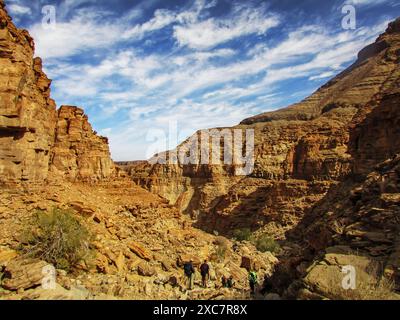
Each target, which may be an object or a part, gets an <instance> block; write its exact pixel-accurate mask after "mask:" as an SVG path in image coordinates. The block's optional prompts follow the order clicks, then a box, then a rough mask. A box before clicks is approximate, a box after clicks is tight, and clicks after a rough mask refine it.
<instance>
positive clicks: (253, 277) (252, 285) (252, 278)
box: [249, 271, 258, 294]
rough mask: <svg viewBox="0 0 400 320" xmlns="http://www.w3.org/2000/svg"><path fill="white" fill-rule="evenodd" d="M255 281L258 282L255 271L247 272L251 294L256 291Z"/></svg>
mask: <svg viewBox="0 0 400 320" xmlns="http://www.w3.org/2000/svg"><path fill="white" fill-rule="evenodd" d="M257 283H258V277H257V273H256V272H255V271H250V272H249V284H250V289H251V293H252V294H255V293H256V285H257Z"/></svg>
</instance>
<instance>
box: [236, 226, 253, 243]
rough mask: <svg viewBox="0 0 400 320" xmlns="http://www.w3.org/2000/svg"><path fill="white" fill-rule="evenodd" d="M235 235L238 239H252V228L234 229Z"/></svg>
mask: <svg viewBox="0 0 400 320" xmlns="http://www.w3.org/2000/svg"><path fill="white" fill-rule="evenodd" d="M233 237H234V238H235V239H236V240H238V241H249V240H250V239H251V230H250V229H249V228H243V229H236V230H234V231H233Z"/></svg>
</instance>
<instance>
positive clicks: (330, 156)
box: [125, 20, 400, 239]
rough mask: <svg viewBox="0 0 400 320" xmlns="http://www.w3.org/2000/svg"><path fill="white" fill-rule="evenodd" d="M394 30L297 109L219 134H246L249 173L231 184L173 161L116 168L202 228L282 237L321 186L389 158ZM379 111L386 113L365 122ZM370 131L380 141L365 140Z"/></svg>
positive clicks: (393, 125) (202, 168)
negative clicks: (249, 136)
mask: <svg viewBox="0 0 400 320" xmlns="http://www.w3.org/2000/svg"><path fill="white" fill-rule="evenodd" d="M399 24H400V21H399V20H397V21H395V22H393V23H392V24H390V26H389V27H388V29H387V31H386V32H385V33H384V34H382V35H381V36H380V37H379V38H378V39H377V40H376V42H375V43H373V44H371V45H369V46H368V47H366V48H365V49H363V50H362V51H361V52H360V53H359V56H358V59H357V61H356V62H355V63H354V64H353V65H352V66H350V67H349V68H348V69H347V70H345V71H344V72H342V73H341V74H339V75H338V76H337V77H335V78H334V79H332V80H331V81H329V82H328V83H327V84H326V85H324V86H323V87H321V88H320V89H319V90H317V91H316V92H315V93H314V94H313V95H311V96H310V97H309V98H307V99H305V100H304V101H302V102H300V103H298V104H295V105H293V106H290V107H288V108H286V109H283V110H279V111H275V112H268V113H265V114H262V115H258V116H255V117H253V118H249V119H246V120H244V121H242V123H241V124H240V125H238V126H236V127H234V128H225V129H228V130H234V129H253V130H255V167H254V171H253V172H252V173H251V175H249V176H246V177H237V176H234V174H233V172H234V170H232V167H231V166H215V165H183V164H182V163H180V164H177V165H161V164H157V165H150V164H143V163H140V164H136V165H127V166H125V168H126V170H127V171H128V172H129V174H130V175H131V176H132V177H133V179H134V181H136V182H137V183H139V184H140V185H142V186H143V187H145V188H147V189H149V190H151V191H152V192H156V193H158V194H160V195H161V196H163V197H165V198H167V199H168V200H170V201H171V202H172V203H176V204H177V206H179V207H180V209H181V210H182V211H184V212H186V213H189V214H191V215H192V216H194V217H196V218H197V219H198V223H199V225H202V226H203V227H205V228H207V229H210V230H213V229H214V230H218V231H220V232H223V233H228V234H229V233H230V232H231V231H232V230H233V229H235V228H243V227H250V228H251V229H252V230H254V231H256V230H260V231H262V230H263V231H265V232H268V233H272V234H273V235H274V236H276V237H278V238H282V239H283V238H285V232H286V231H287V230H290V229H292V228H293V227H294V226H296V225H297V223H298V222H299V221H301V219H302V217H303V216H304V214H305V213H306V212H307V211H308V210H309V209H311V208H312V207H313V206H314V205H315V204H316V203H318V201H320V200H321V199H323V198H324V196H325V195H326V193H327V192H328V190H329V189H330V188H331V187H333V186H335V185H336V184H338V183H339V182H340V181H342V180H343V179H345V178H347V177H349V176H353V175H359V176H362V175H365V174H367V173H368V172H369V171H371V170H372V168H373V166H374V164H377V163H378V162H380V161H382V160H384V159H386V158H388V157H390V156H391V155H393V154H394V153H395V152H396V150H398V146H397V142H396V141H393V137H394V136H396V135H398V126H397V122H396V121H398V120H397V119H396V117H395V114H394V113H396V112H397V111H396V109H395V106H396V101H397V100H396V99H397V98H396V97H395V94H396V92H397V90H398V80H399V64H398V61H399V40H400V33H399V31H398V26H399ZM381 108H382V109H384V108H385V109H386V112H383V111H380V112H379V113H380V116H377V118H374V117H373V113H375V112H377V111H375V112H374V110H378V109H379V110H381ZM370 113H372V114H371V115H370V116H368V115H369V114H370ZM383 115H384V116H383ZM383 123H384V124H383ZM221 130H222V129H221ZM377 131H380V138H379V139H375V138H372V136H373V135H376V134H377ZM394 140H396V139H394ZM181 147H183V146H181Z"/></svg>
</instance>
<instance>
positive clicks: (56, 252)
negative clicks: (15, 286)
mask: <svg viewBox="0 0 400 320" xmlns="http://www.w3.org/2000/svg"><path fill="white" fill-rule="evenodd" d="M23 240H24V243H26V244H27V245H26V246H24V248H23V249H22V250H23V252H24V253H25V254H26V255H28V256H31V257H34V258H39V259H42V260H45V261H47V262H49V263H51V264H53V265H54V266H55V267H56V268H58V269H64V270H66V271H70V270H71V268H73V267H74V266H76V265H77V264H78V263H79V262H81V261H85V260H88V259H89V258H90V257H91V251H90V248H89V247H90V242H91V235H90V233H89V231H88V230H87V228H86V227H85V226H84V225H83V224H82V223H81V221H80V220H79V218H78V217H76V216H75V215H74V214H73V212H72V211H70V210H63V209H53V210H52V211H51V212H49V213H47V212H43V211H38V212H36V213H35V214H34V215H33V217H32V218H31V221H30V223H29V226H27V227H26V229H25V230H24V232H23Z"/></svg>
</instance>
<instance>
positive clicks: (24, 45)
mask: <svg viewBox="0 0 400 320" xmlns="http://www.w3.org/2000/svg"><path fill="white" fill-rule="evenodd" d="M33 55H34V42H33V40H32V38H31V37H30V36H29V34H28V32H27V31H25V30H19V29H17V28H16V27H15V25H14V24H13V22H12V20H11V18H10V17H9V15H8V14H7V12H6V10H5V5H4V1H3V0H0V78H1V82H0V184H1V190H0V299H199V298H203V299H224V298H232V299H237V298H248V288H247V283H246V279H247V271H246V267H247V268H249V267H250V265H251V266H252V267H254V268H256V269H257V270H259V271H260V275H262V274H265V273H268V272H271V270H272V266H273V265H274V264H275V263H277V259H276V258H275V257H274V256H273V255H272V254H270V253H261V252H258V251H257V250H256V249H255V247H254V246H253V245H252V244H250V243H241V244H236V245H235V246H234V243H233V242H231V241H229V240H227V239H225V238H222V237H217V236H215V235H210V234H207V233H205V232H204V231H201V230H198V229H195V228H193V226H192V223H193V221H192V220H191V219H189V218H188V217H186V216H184V215H181V213H180V212H179V210H177V209H176V208H174V207H173V206H171V205H169V204H168V203H167V201H165V200H164V199H162V198H160V197H159V196H157V195H154V194H152V193H150V192H148V191H146V190H145V189H142V188H141V187H139V186H137V185H135V184H134V183H132V181H131V180H130V179H129V178H127V177H126V174H125V173H124V172H123V171H121V170H119V169H118V168H117V167H116V166H115V165H114V163H113V161H112V160H111V158H110V152H109V147H108V141H107V139H106V138H103V137H100V136H98V135H97V134H96V132H94V131H93V129H92V127H91V125H90V123H89V122H88V118H87V116H86V115H85V114H84V112H83V110H82V109H80V108H78V107H74V106H61V107H60V108H59V109H58V110H57V109H56V104H55V102H54V101H53V100H52V99H51V98H50V84H51V81H50V80H49V79H48V78H47V76H46V75H45V74H44V73H43V71H42V63H41V60H40V59H39V58H33ZM53 208H60V209H65V210H72V212H73V214H74V216H76V217H77V218H78V219H79V221H81V223H82V224H83V225H84V226H85V227H86V228H87V229H88V230H89V231H90V233H91V234H93V235H94V240H93V243H92V244H91V245H90V249H91V251H92V252H93V254H94V256H93V259H92V260H91V261H90V263H85V262H81V263H80V265H79V266H77V267H76V268H75V269H73V270H72V272H71V273H67V272H65V271H63V270H57V279H56V280H57V286H56V288H55V289H54V290H46V289H45V288H43V287H42V286H41V284H42V281H43V278H44V277H45V274H44V273H43V268H44V267H45V266H46V265H47V262H46V261H41V260H40V259H39V260H34V259H31V258H30V257H27V256H26V255H24V252H23V249H24V248H25V247H26V246H27V243H26V241H24V240H23V235H24V232H26V229H27V228H29V227H30V221H31V218H32V216H33V215H34V214H35V213H36V212H37V211H38V210H40V211H44V212H51V211H52V209H53ZM31 228H32V229H34V228H35V226H31ZM221 248H222V249H221ZM190 259H193V261H194V264H195V266H196V267H198V265H199V263H200V262H201V261H202V260H204V259H208V260H209V261H210V265H211V280H212V282H210V287H209V288H208V289H199V281H200V279H199V273H198V271H197V272H196V282H195V283H196V288H195V290H193V291H187V290H186V283H185V279H184V277H183V271H182V264H183V263H184V262H187V261H188V260H190ZM223 275H225V276H227V277H228V276H230V275H232V276H234V278H235V281H236V286H235V288H234V289H225V288H221V283H220V279H221V277H222V276H223Z"/></svg>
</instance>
